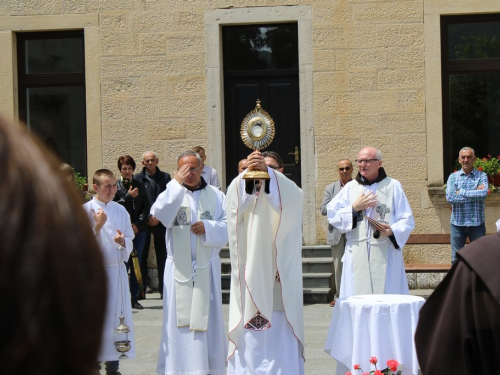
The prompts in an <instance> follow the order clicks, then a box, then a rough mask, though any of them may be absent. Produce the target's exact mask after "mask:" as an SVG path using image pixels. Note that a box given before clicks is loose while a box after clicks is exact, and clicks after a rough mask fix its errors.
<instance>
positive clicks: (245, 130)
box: [240, 99, 275, 180]
mask: <svg viewBox="0 0 500 375" xmlns="http://www.w3.org/2000/svg"><path fill="white" fill-rule="evenodd" d="M274 131H275V129H274V121H273V119H272V118H271V116H270V115H269V113H267V112H266V111H264V110H263V109H262V107H261V105H260V100H259V99H257V104H256V105H255V109H254V110H252V111H250V112H249V113H248V114H247V115H246V117H245V118H244V119H243V122H242V123H241V131H240V133H241V139H242V140H243V142H244V143H245V145H246V146H247V147H249V148H251V149H252V150H254V151H255V150H262V149H263V148H266V147H268V146H269V145H270V144H271V142H272V141H273V138H274ZM243 178H244V179H245V180H269V179H270V177H269V174H268V173H267V172H264V171H253V170H248V171H247V173H245V175H244V176H243Z"/></svg>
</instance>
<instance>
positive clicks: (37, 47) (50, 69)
mask: <svg viewBox="0 0 500 375" xmlns="http://www.w3.org/2000/svg"><path fill="white" fill-rule="evenodd" d="M25 53H26V61H25V64H26V65H25V67H26V74H55V73H83V72H84V69H85V68H84V48H83V38H74V39H73V38H63V39H31V40H26V42H25Z"/></svg>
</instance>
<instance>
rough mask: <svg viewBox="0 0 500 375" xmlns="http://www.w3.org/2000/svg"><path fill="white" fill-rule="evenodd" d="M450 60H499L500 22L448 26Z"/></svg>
mask: <svg viewBox="0 0 500 375" xmlns="http://www.w3.org/2000/svg"><path fill="white" fill-rule="evenodd" d="M448 36H449V43H448V55H449V59H450V60H467V59H469V60H470V59H491V58H500V22H483V23H460V24H450V25H448Z"/></svg>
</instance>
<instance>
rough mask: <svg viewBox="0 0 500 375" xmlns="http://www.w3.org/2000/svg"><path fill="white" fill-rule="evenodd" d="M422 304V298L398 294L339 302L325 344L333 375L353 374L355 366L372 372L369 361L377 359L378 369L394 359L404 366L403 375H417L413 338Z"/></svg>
mask: <svg viewBox="0 0 500 375" xmlns="http://www.w3.org/2000/svg"><path fill="white" fill-rule="evenodd" d="M424 302H425V300H424V299H423V298H422V297H416V296H410V295H400V294H370V295H360V296H350V297H345V298H340V299H338V300H337V302H336V304H335V307H334V310H333V315H332V321H331V323H330V328H329V330H328V336H327V339H326V344H325V352H326V353H328V354H329V355H330V356H332V357H333V358H334V359H335V360H336V361H337V372H336V374H337V375H344V374H345V372H347V371H351V372H353V366H354V365H355V364H359V365H361V368H362V369H363V371H366V372H368V371H370V370H373V369H374V367H373V365H372V364H370V362H369V361H370V358H371V357H377V359H378V361H379V363H378V364H377V368H378V369H379V370H381V369H384V368H386V367H387V366H386V362H387V361H388V360H389V359H395V360H396V361H398V362H399V363H400V364H402V365H403V371H402V375H417V374H418V361H417V354H416V351H415V344H414V340H413V336H414V334H415V329H416V328H417V323H418V313H419V310H420V308H421V307H422V305H423V304H424ZM353 373H354V372H353Z"/></svg>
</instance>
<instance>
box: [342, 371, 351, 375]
mask: <svg viewBox="0 0 500 375" xmlns="http://www.w3.org/2000/svg"><path fill="white" fill-rule="evenodd" d="M344 375H352V373H351V372H350V371H347V372H346V373H345V374H344Z"/></svg>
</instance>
